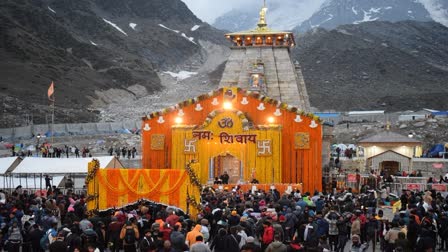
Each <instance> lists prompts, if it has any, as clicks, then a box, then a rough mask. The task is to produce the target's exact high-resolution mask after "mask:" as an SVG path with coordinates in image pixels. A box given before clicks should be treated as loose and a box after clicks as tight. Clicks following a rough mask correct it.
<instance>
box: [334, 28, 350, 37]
mask: <svg viewBox="0 0 448 252" xmlns="http://www.w3.org/2000/svg"><path fill="white" fill-rule="evenodd" d="M337 31H338V32H340V33H342V34H345V35H349V36H352V35H353V34H351V33H350V32H348V31H347V30H345V29H337Z"/></svg>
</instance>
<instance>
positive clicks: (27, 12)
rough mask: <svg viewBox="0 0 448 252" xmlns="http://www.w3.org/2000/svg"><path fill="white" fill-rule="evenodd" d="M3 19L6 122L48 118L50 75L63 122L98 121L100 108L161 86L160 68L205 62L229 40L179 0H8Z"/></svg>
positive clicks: (0, 70)
mask: <svg viewBox="0 0 448 252" xmlns="http://www.w3.org/2000/svg"><path fill="white" fill-rule="evenodd" d="M0 23H1V25H0V58H1V61H0V90H1V92H0V111H1V114H2V120H1V123H0V126H1V127H12V126H17V125H21V124H23V122H24V115H29V116H27V119H29V118H30V117H31V116H32V117H33V121H34V123H45V121H48V118H49V117H48V114H49V107H48V99H47V97H46V93H47V89H48V87H49V85H50V82H51V81H54V82H55V90H56V93H55V95H56V118H57V122H86V121H96V120H98V113H99V112H98V111H96V108H98V107H100V106H102V105H107V104H108V103H110V102H113V101H116V100H119V99H121V98H123V97H126V98H127V99H131V100H132V99H136V98H139V97H142V96H146V95H149V94H152V93H154V92H155V91H159V90H162V89H163V83H162V82H161V79H160V78H159V73H160V72H163V71H168V70H169V71H172V72H173V73H176V72H179V71H180V70H183V69H186V70H189V71H195V70H197V69H200V68H201V66H202V65H203V64H204V63H205V62H207V60H208V58H209V57H210V52H211V51H212V49H213V48H214V47H223V45H224V43H225V40H224V38H223V35H222V34H223V32H221V31H218V30H216V29H215V28H213V27H211V26H209V25H208V24H206V23H203V22H202V21H201V20H199V19H198V18H197V17H196V16H195V15H194V14H193V13H191V12H190V11H189V9H188V8H187V6H186V5H185V4H184V3H183V2H182V1H180V0H151V1H146V0H76V1H73V0H40V1H35V0H4V1H1V2H0ZM117 106H118V105H117Z"/></svg>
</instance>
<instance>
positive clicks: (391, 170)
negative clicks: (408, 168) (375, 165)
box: [380, 161, 400, 176]
mask: <svg viewBox="0 0 448 252" xmlns="http://www.w3.org/2000/svg"><path fill="white" fill-rule="evenodd" d="M380 166H381V169H382V170H383V171H384V173H385V174H386V175H392V176H395V175H396V174H397V173H398V172H399V171H400V163H399V162H396V161H383V162H381V164H380Z"/></svg>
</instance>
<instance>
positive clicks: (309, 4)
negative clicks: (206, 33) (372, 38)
mask: <svg viewBox="0 0 448 252" xmlns="http://www.w3.org/2000/svg"><path fill="white" fill-rule="evenodd" d="M260 7H261V6H260V4H259V3H257V5H254V6H250V7H247V6H245V7H244V9H243V8H236V9H233V10H232V11H229V12H227V13H226V14H224V15H222V16H220V17H218V18H217V19H216V20H215V22H214V24H213V25H214V26H215V27H217V28H219V29H224V30H229V31H242V30H247V29H252V28H254V27H255V24H256V23H257V21H258V11H259V9H260ZM402 20H414V21H432V20H434V21H436V22H439V23H441V24H443V25H445V26H448V1H447V0H283V1H268V13H267V21H268V24H269V26H270V27H272V28H274V29H279V30H290V29H294V30H297V31H299V32H305V31H307V30H309V29H311V28H315V27H323V28H327V29H331V28H336V27H337V26H339V25H344V24H359V23H363V22H368V21H392V22H396V21H402Z"/></svg>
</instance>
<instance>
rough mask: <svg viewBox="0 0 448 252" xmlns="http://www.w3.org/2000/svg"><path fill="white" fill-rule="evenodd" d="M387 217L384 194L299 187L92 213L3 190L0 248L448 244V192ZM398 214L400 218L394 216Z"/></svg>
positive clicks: (419, 197) (74, 204)
mask: <svg viewBox="0 0 448 252" xmlns="http://www.w3.org/2000/svg"><path fill="white" fill-rule="evenodd" d="M400 199H401V209H399V211H397V213H396V214H395V215H394V216H393V218H386V216H385V215H384V213H383V210H382V209H379V208H377V205H378V198H377V197H376V192H375V191H369V192H368V193H367V195H365V194H358V195H357V194H353V193H352V192H351V190H350V189H348V190H347V191H345V192H342V193H340V194H338V195H334V194H326V193H321V192H314V193H312V194H310V193H308V192H305V193H303V194H302V193H301V192H300V191H299V190H295V191H292V192H290V193H285V194H283V195H281V193H280V192H279V191H277V190H276V189H272V190H269V191H247V192H244V191H242V190H241V189H240V188H239V187H235V188H231V189H230V190H228V189H227V187H226V188H225V189H224V190H215V189H213V188H211V187H210V188H207V189H205V190H204V191H203V193H202V196H201V202H200V203H201V204H200V205H201V211H200V213H199V214H198V215H197V216H190V215H188V214H185V213H183V212H182V211H181V210H179V209H176V208H174V207H167V206H163V205H160V204H155V203H152V202H144V201H142V202H137V203H135V204H134V205H129V206H126V207H124V208H120V209H110V210H107V211H103V212H96V213H95V215H91V213H89V214H88V212H87V211H86V200H87V199H86V197H85V196H84V195H75V194H74V193H73V192H72V191H71V190H67V192H66V193H63V192H62V191H60V190H58V189H55V188H51V189H49V192H48V194H47V196H46V197H40V196H36V195H35V194H31V193H29V192H27V191H26V190H24V189H23V188H21V187H18V188H17V189H16V190H15V191H13V192H11V193H6V192H4V191H0V212H1V215H0V225H1V243H0V246H1V248H3V249H5V250H7V251H20V250H19V249H21V251H25V252H26V251H44V250H49V251H70V252H72V251H114V252H115V251H123V250H124V251H142V252H147V251H156V252H159V251H160V252H178V251H192V252H197V251H215V252H224V251H225V252H234V251H235V252H240V251H244V252H258V251H267V252H274V251H275V252H282V251H287V252H289V251H366V249H367V248H368V247H371V248H373V251H375V249H380V250H381V251H386V252H391V251H405V252H406V251H435V250H436V247H437V246H439V248H437V249H440V250H443V249H447V248H448V244H447V242H446V241H447V239H448V218H447V214H448V205H447V201H446V198H444V197H442V195H441V194H440V193H436V192H434V191H427V192H424V193H423V192H422V193H414V192H411V191H403V195H401V198H400ZM390 217H392V216H390Z"/></svg>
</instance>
